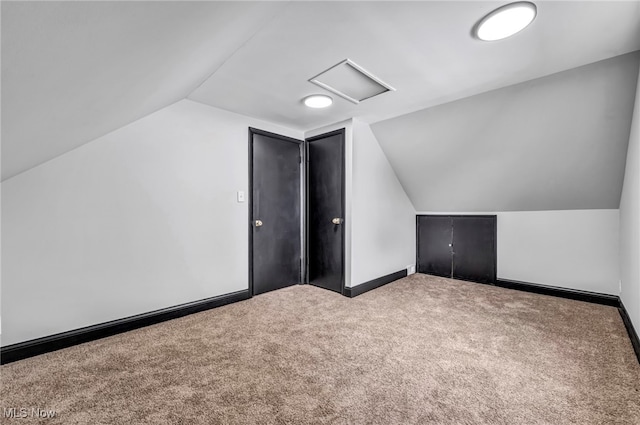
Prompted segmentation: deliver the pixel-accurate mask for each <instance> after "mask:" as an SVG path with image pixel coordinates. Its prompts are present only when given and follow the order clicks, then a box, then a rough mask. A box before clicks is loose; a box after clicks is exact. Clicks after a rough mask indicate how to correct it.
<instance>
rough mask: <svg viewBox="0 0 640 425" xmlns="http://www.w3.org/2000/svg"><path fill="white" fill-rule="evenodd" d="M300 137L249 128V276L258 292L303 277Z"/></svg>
mask: <svg viewBox="0 0 640 425" xmlns="http://www.w3.org/2000/svg"><path fill="white" fill-rule="evenodd" d="M301 143H302V142H301V141H297V140H294V139H289V138H287V137H284V136H279V135H276V134H272V133H267V132H264V131H260V130H255V129H250V139H249V149H250V153H249V154H250V160H251V173H250V174H251V186H252V187H251V213H250V215H251V217H250V232H251V234H250V242H251V247H250V255H251V259H250V261H251V264H250V268H249V270H250V271H249V282H250V285H251V286H252V293H253V294H254V295H257V294H261V293H263V292H267V291H272V290H274V289H280V288H284V287H286V286H290V285H294V284H297V283H300V280H301V262H302V260H301V258H302V255H301V251H302V249H301V233H302V232H301V227H302V226H301V221H300V219H301V216H300V210H301V201H300V196H301V195H300V175H301V171H300V170H301V164H300V153H301V151H300V147H301Z"/></svg>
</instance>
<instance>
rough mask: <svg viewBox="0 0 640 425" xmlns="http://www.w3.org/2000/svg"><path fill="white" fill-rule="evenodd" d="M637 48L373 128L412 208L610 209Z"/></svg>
mask: <svg viewBox="0 0 640 425" xmlns="http://www.w3.org/2000/svg"><path fill="white" fill-rule="evenodd" d="M639 60H640V53H638V52H635V53H630V54H626V55H623V56H619V57H615V58H611V59H607V60H604V61H601V62H597V63H594V64H590V65H585V66H582V67H579V68H575V69H571V70H568V71H564V72H561V73H558V74H554V75H550V76H547V77H543V78H540V79H536V80H531V81H527V82H525V83H520V84H517V85H513V86H510V87H506V88H501V89H498V90H495V91H491V92H487V93H483V94H480V95H476V96H473V97H469V98H465V99H462V100H458V101H455V102H451V103H447V104H444V105H439V106H435V107H433V108H428V109H424V110H421V111H418V112H414V113H411V114H408V115H404V116H401V117H397V118H392V119H389V120H386V121H381V122H378V123H376V124H374V125H372V130H373V132H374V134H375V135H376V137H377V139H378V141H379V143H380V145H381V147H382V149H383V151H384V152H385V154H386V155H387V157H388V159H389V162H390V163H391V164H392V166H393V168H394V169H395V171H396V173H397V175H398V178H399V180H400V182H401V183H402V185H403V187H404V188H405V191H406V192H407V194H408V195H409V197H410V199H411V200H412V202H413V204H414V206H415V208H416V210H417V211H433V212H443V211H446V212H467V211H469V212H473V211H534V210H562V209H600V208H602V209H609V208H611V209H617V208H618V206H619V204H620V194H621V190H622V181H623V178H624V167H625V159H626V153H627V144H628V141H629V130H630V126H631V118H632V114H633V103H634V100H635V90H636V83H637V80H638V63H639Z"/></svg>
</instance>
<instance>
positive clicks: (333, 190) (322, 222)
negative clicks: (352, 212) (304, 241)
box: [307, 129, 344, 293]
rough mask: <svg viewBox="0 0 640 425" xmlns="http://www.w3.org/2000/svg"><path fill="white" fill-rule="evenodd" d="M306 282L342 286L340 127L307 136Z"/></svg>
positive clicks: (341, 133)
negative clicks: (307, 280) (324, 132)
mask: <svg viewBox="0 0 640 425" xmlns="http://www.w3.org/2000/svg"><path fill="white" fill-rule="evenodd" d="M307 184H308V186H307V202H308V205H307V211H308V231H307V238H308V246H307V255H308V273H309V283H310V284H312V285H315V286H319V287H321V288H325V289H329V290H332V291H336V292H340V293H342V291H343V287H344V129H343V130H338V131H334V132H331V133H327V134H323V135H321V136H317V137H313V138H311V139H307Z"/></svg>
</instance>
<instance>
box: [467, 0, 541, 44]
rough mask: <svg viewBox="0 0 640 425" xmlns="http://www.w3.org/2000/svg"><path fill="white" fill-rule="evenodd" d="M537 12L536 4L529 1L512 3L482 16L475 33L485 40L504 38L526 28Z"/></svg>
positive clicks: (474, 30)
mask: <svg viewBox="0 0 640 425" xmlns="http://www.w3.org/2000/svg"><path fill="white" fill-rule="evenodd" d="M536 13H537V8H536V5H535V4H533V3H530V2H528V1H523V2H517V3H510V4H507V5H505V6H502V7H499V8H498V9H496V10H494V11H493V12H491V13H489V14H488V15H487V16H485V17H484V18H482V19H481V20H480V22H478V24H477V25H476V26H475V27H474V29H473V33H474V35H475V36H476V37H477V38H479V39H480V40H483V41H495V40H502V39H503V38H507V37H511V36H512V35H514V34H516V33H518V32H520V31H522V30H523V29H525V28H526V27H527V26H528V25H529V24H530V23H531V22H533V20H534V19H535V17H536Z"/></svg>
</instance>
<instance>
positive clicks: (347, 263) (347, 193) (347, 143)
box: [304, 119, 353, 288]
mask: <svg viewBox="0 0 640 425" xmlns="http://www.w3.org/2000/svg"><path fill="white" fill-rule="evenodd" d="M342 128H344V138H345V140H344V161H345V167H344V174H345V175H344V186H345V187H344V198H345V205H344V223H343V225H344V257H345V258H344V285H345V286H346V287H347V288H349V287H351V267H352V265H351V260H352V252H353V250H352V233H353V230H352V229H353V212H352V201H351V200H352V198H353V120H352V119H348V120H345V121H340V122H338V123H335V124H330V125H326V126H323V127H320V128H316V129H313V130H309V131H307V132H305V134H304V137H305V138H306V139H308V138H311V137H315V136H319V135H321V134H325V133H329V132H332V131H334V130H339V129H342Z"/></svg>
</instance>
